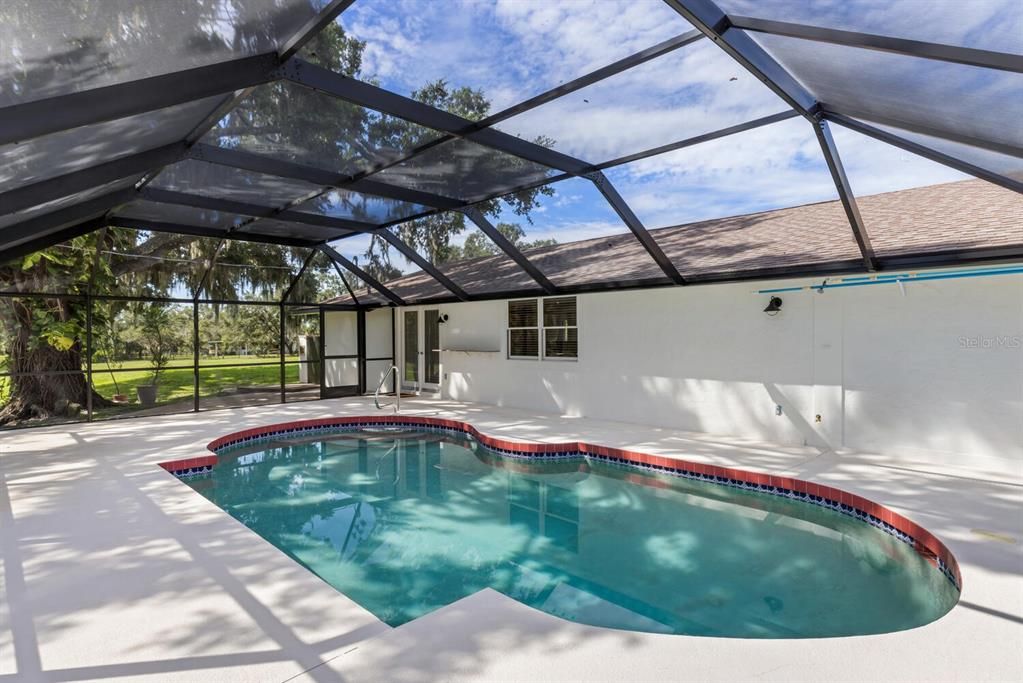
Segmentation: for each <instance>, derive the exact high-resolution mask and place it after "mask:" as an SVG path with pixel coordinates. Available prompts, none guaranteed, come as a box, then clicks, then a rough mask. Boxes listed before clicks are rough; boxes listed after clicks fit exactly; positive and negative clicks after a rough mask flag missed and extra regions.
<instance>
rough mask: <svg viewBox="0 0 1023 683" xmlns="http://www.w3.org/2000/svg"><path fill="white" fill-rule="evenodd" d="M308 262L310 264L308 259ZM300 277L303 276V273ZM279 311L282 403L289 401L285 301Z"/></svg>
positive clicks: (280, 305)
mask: <svg viewBox="0 0 1023 683" xmlns="http://www.w3.org/2000/svg"><path fill="white" fill-rule="evenodd" d="M313 253H315V252H313ZM310 258H311V257H310ZM306 263H307V264H308V261H307V262H306ZM299 277H301V275H300V276H299ZM296 281H297V278H296ZM293 286H294V285H293ZM279 313H280V348H279V349H278V351H279V352H280V354H279V357H280V363H281V403H287V398H286V396H285V393H284V387H285V384H286V379H287V378H286V377H285V368H284V342H285V340H286V338H287V335H286V334H285V330H284V322H285V320H286V316H285V314H284V302H283V301H282V302H281V303H280V304H279Z"/></svg>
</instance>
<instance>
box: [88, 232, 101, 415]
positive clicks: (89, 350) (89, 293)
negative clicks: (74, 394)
mask: <svg viewBox="0 0 1023 683" xmlns="http://www.w3.org/2000/svg"><path fill="white" fill-rule="evenodd" d="M98 250H99V248H98V247H97V251H98ZM90 290H91V288H90ZM85 421H86V422H92V292H91V291H88V292H86V294H85Z"/></svg>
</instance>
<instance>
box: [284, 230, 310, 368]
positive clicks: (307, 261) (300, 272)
mask: <svg viewBox="0 0 1023 683" xmlns="http://www.w3.org/2000/svg"><path fill="white" fill-rule="evenodd" d="M317 251H318V250H317V249H313V250H311V251H310V252H309V255H308V256H306V257H305V260H304V261H302V267H301V268H299V269H298V274H297V275H295V279H294V280H292V281H291V284H290V285H288V288H287V289H286V290H284V294H282V295H281V303H282V304H283V303H285V302H287V300H288V297H289V296H291V292H292V291H294V289H295V285H297V284H298V281H299V280H301V279H302V276H303V275H305V270H306V268H308V267H309V264H310V263H311V262H312V260H313V256H315V255H316V252H317ZM282 327H283V326H282ZM282 353H283V351H282ZM282 362H283V361H282Z"/></svg>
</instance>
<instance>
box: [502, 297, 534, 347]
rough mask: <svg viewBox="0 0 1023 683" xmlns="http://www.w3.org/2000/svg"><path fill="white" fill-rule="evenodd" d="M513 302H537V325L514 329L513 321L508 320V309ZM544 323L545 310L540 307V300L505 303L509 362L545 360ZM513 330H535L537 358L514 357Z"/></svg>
mask: <svg viewBox="0 0 1023 683" xmlns="http://www.w3.org/2000/svg"><path fill="white" fill-rule="evenodd" d="M512 301H534V302H536V325H535V326H527V327H512V326H511V320H510V319H509V318H508V307H509V306H510V304H511V302H512ZM542 322H543V309H542V308H541V305H540V300H539V299H512V300H510V301H506V302H505V325H506V327H505V333H504V334H505V342H506V343H507V344H508V354H507V355H508V360H534V361H538V360H541V359H542V358H543V328H542V327H541V323H542ZM513 330H535V331H536V335H537V343H536V355H535V356H515V355H512V343H511V336H512V331H513Z"/></svg>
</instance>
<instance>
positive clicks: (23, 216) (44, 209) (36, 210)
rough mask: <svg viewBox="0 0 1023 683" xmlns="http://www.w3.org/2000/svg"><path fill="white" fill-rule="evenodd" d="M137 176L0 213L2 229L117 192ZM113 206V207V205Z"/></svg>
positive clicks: (134, 181) (0, 226)
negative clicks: (29, 207) (32, 205)
mask: <svg viewBox="0 0 1023 683" xmlns="http://www.w3.org/2000/svg"><path fill="white" fill-rule="evenodd" d="M138 179H139V178H138V177H137V176H131V177H130V178H122V179H120V180H114V181H112V182H109V183H105V184H103V185H99V186H98V187H90V188H89V189H88V190H82V191H81V192H75V193H74V194H70V195H67V196H66V197H59V198H58V199H53V200H51V201H48V202H46V203H45V204H39V205H37V206H34V207H32V208H31V209H25V210H24V211H18V212H17V213H9V214H6V215H5V214H0V229H2V228H4V227H7V226H8V225H14V224H17V223H21V222H23V221H27V220H30V219H32V218H36V217H37V216H43V215H45V214H48V213H52V212H54V211H59V210H60V209H65V208H68V207H70V206H74V205H75V204H80V203H82V202H85V201H88V200H90V199H95V198H97V197H100V196H102V195H105V194H107V193H110V192H116V191H117V190H124V189H127V188H129V187H131V186H132V185H134V184H135V183H136V182H137V181H138ZM111 208H113V207H111ZM2 237H3V232H2V230H0V238H2Z"/></svg>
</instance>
